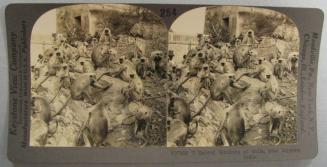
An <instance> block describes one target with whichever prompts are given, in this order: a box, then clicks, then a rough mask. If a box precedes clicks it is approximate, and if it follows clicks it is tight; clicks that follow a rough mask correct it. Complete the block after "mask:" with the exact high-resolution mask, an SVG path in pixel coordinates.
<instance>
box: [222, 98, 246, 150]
mask: <svg viewBox="0 0 327 167" xmlns="http://www.w3.org/2000/svg"><path fill="white" fill-rule="evenodd" d="M243 105H244V102H239V103H236V104H235V107H234V109H232V110H230V111H228V112H226V117H225V122H224V125H223V126H224V128H225V130H226V131H225V132H226V138H227V141H228V142H229V145H232V146H237V145H240V144H241V141H242V139H243V138H244V135H245V121H244V118H243V116H242V114H241V111H240V110H241V107H242V106H243Z"/></svg>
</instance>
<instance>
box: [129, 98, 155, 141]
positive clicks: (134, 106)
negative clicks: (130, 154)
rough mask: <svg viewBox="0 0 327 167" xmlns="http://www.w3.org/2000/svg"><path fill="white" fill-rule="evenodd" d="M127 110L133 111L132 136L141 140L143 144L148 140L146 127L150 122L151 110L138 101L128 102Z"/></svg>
mask: <svg viewBox="0 0 327 167" xmlns="http://www.w3.org/2000/svg"><path fill="white" fill-rule="evenodd" d="M129 110H130V111H131V112H133V113H134V116H135V122H134V129H133V135H134V137H136V138H139V139H141V140H143V142H144V145H145V144H147V142H148V141H147V136H148V129H149V127H150V124H151V118H152V115H153V110H152V109H151V108H149V107H148V106H145V105H143V104H142V103H140V102H132V103H130V104H129Z"/></svg>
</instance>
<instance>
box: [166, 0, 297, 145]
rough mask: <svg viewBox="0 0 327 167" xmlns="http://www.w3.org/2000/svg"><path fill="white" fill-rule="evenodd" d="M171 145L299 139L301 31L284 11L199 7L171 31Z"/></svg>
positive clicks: (295, 140)
mask: <svg viewBox="0 0 327 167" xmlns="http://www.w3.org/2000/svg"><path fill="white" fill-rule="evenodd" d="M168 40H169V50H170V51H171V52H173V53H174V57H173V58H172V61H171V62H170V63H169V70H168V71H169V73H168V75H169V76H171V77H170V79H171V81H172V85H173V86H172V87H173V88H175V91H173V93H172V96H173V97H172V98H171V101H170V104H169V107H170V110H169V112H168V113H169V117H168V121H169V122H170V123H169V124H168V125H169V129H168V131H167V146H168V147H174V146H186V147H213V146H240V145H279V144H295V143H296V142H297V137H296V136H297V124H296V115H297V114H296V104H297V70H298V69H297V68H298V59H299V53H298V51H299V34H298V30H297V27H296V25H295V24H294V23H293V21H292V20H291V19H290V18H288V17H287V16H286V15H283V14H281V13H278V12H275V11H272V10H267V9H260V8H253V7H236V6H218V7H217V6H215V7H202V8H196V9H193V10H190V11H187V12H186V13H184V14H182V15H181V16H179V17H178V19H176V20H175V21H174V23H173V24H172V26H171V28H170V30H169V39H168Z"/></svg>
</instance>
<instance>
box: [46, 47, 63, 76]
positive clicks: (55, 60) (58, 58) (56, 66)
mask: <svg viewBox="0 0 327 167" xmlns="http://www.w3.org/2000/svg"><path fill="white" fill-rule="evenodd" d="M63 57H64V53H63V52H62V51H59V50H57V51H55V52H54V54H53V55H52V56H51V57H50V58H49V61H48V72H47V74H48V75H49V76H54V75H56V73H57V72H58V71H59V70H60V67H61V64H62V63H63Z"/></svg>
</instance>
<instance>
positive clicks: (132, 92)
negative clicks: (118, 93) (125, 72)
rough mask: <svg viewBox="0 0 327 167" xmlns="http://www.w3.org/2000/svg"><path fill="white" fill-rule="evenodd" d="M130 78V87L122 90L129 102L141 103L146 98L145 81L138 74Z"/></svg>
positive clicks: (131, 75)
mask: <svg viewBox="0 0 327 167" xmlns="http://www.w3.org/2000/svg"><path fill="white" fill-rule="evenodd" d="M130 78H131V80H130V82H129V85H128V86H127V87H125V88H123V89H122V93H123V94H124V95H125V97H126V99H127V100H128V101H129V102H131V101H140V100H142V98H143V96H144V85H143V81H142V80H141V78H140V77H139V76H138V75H137V74H130Z"/></svg>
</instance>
